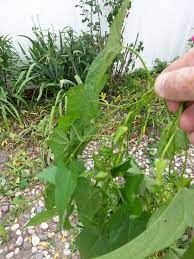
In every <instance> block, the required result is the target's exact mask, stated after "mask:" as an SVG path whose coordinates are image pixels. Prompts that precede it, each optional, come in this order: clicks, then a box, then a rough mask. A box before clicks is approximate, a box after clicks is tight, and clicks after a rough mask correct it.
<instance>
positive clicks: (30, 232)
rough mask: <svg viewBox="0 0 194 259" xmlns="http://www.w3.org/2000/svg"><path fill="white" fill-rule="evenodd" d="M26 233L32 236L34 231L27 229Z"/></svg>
mask: <svg viewBox="0 0 194 259" xmlns="http://www.w3.org/2000/svg"><path fill="white" fill-rule="evenodd" d="M27 232H28V234H29V235H33V234H34V233H35V230H34V229H32V228H28V229H27Z"/></svg>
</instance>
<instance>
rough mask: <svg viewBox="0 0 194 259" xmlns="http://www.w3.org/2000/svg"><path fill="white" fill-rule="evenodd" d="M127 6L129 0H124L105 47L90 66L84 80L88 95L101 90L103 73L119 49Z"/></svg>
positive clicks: (95, 93)
mask: <svg viewBox="0 0 194 259" xmlns="http://www.w3.org/2000/svg"><path fill="white" fill-rule="evenodd" d="M129 7H130V0H124V1H123V4H122V6H121V8H120V10H119V12H118V14H117V16H116V17H115V19H114V21H113V24H112V26H111V30H110V36H109V39H108V42H107V45H106V47H105V49H104V50H103V51H102V52H101V53H100V54H99V55H98V57H97V58H96V59H95V60H94V62H93V63H92V65H91V66H90V69H89V71H88V74H87V77H86V82H85V89H86V91H87V92H88V93H89V95H92V96H95V95H96V96H98V94H99V93H100V92H101V91H102V89H103V87H104V83H105V82H104V81H105V80H103V79H104V77H105V74H106V72H107V70H108V68H109V67H110V66H111V65H112V63H113V61H114V59H115V58H116V57H117V55H118V54H119V53H120V51H121V48H122V45H121V30H122V27H123V21H124V18H125V15H126V11H127V9H128V8H129Z"/></svg>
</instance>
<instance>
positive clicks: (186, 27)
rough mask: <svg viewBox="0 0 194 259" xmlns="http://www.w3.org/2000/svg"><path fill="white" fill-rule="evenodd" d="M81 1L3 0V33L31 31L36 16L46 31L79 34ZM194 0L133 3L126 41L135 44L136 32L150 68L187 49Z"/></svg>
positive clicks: (0, 7) (0, 25) (193, 23)
mask: <svg viewBox="0 0 194 259" xmlns="http://www.w3.org/2000/svg"><path fill="white" fill-rule="evenodd" d="M77 1H78V0H54V1H53V0H1V3H0V10H1V15H0V33H3V34H10V35H12V36H13V37H14V40H16V41H17V40H19V41H20V42H21V41H22V39H21V38H18V37H17V35H20V34H27V35H29V34H30V32H31V27H32V26H33V19H34V20H35V21H37V16H38V17H39V19H40V23H41V25H42V26H43V28H48V27H51V25H52V26H53V27H54V28H55V29H56V30H60V29H62V28H64V27H65V26H72V27H73V28H74V29H76V30H77V31H78V32H79V31H80V29H81V22H80V21H81V19H80V15H79V11H78V9H75V3H76V2H77ZM193 11H194V1H193V0H133V1H132V10H131V14H130V16H129V19H128V21H127V26H126V32H125V40H126V42H133V41H134V40H135V38H136V35H137V33H138V32H139V33H140V39H142V40H143V41H144V46H145V50H144V53H143V56H144V58H145V60H146V62H147V64H148V65H149V66H152V65H153V61H154V60H155V59H156V58H161V59H166V60H169V61H170V60H172V59H174V58H175V57H176V56H178V55H180V54H181V53H182V52H183V51H184V50H185V45H186V41H187V39H188V38H189V37H190V36H191V34H192V27H194V15H193Z"/></svg>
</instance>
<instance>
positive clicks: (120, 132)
mask: <svg viewBox="0 0 194 259" xmlns="http://www.w3.org/2000/svg"><path fill="white" fill-rule="evenodd" d="M127 131H128V127H124V126H120V127H119V128H118V129H117V131H116V133H115V137H114V141H113V143H114V145H117V144H118V143H119V142H120V140H121V139H122V138H123V136H124V135H125V134H126V133H127Z"/></svg>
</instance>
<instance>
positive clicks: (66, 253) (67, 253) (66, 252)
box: [63, 250, 71, 256]
mask: <svg viewBox="0 0 194 259" xmlns="http://www.w3.org/2000/svg"><path fill="white" fill-rule="evenodd" d="M63 254H64V255H66V256H69V255H70V254H71V251H70V250H64V251H63Z"/></svg>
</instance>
